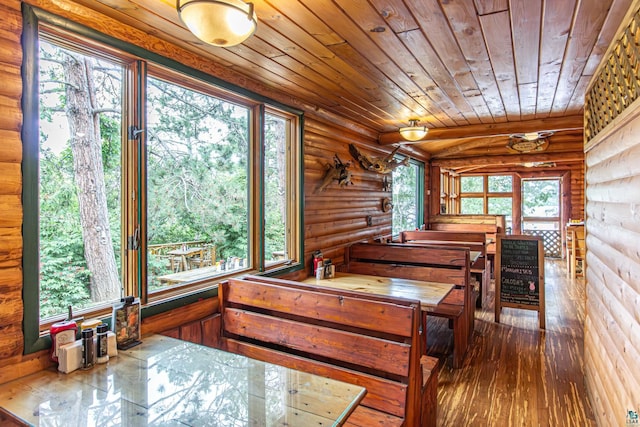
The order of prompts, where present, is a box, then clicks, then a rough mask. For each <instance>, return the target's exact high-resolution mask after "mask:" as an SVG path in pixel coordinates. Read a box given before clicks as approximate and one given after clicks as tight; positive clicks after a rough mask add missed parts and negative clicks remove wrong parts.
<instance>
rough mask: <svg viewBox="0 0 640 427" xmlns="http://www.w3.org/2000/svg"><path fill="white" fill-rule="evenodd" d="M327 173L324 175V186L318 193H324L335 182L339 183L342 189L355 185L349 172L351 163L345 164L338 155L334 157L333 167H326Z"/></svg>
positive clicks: (328, 165)
mask: <svg viewBox="0 0 640 427" xmlns="http://www.w3.org/2000/svg"><path fill="white" fill-rule="evenodd" d="M325 167H326V169H327V171H326V172H325V174H324V178H322V184H320V187H319V188H318V190H317V191H324V190H325V189H326V188H327V187H328V186H329V185H330V184H331V183H332V182H333V181H338V185H339V186H340V187H345V186H347V185H353V182H351V177H352V174H351V172H350V171H349V167H351V162H350V161H349V162H346V163H343V162H342V160H340V157H338V155H337V154H335V155H334V156H333V165H332V164H330V163H327V164H326V165H325Z"/></svg>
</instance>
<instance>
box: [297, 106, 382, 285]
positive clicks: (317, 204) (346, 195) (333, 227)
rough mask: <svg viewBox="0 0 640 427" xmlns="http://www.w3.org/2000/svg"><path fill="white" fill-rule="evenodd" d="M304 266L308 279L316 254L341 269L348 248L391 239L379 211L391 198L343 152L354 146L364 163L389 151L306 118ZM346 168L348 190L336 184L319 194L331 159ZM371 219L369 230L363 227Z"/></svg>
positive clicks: (374, 176) (378, 181)
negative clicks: (366, 158)
mask: <svg viewBox="0 0 640 427" xmlns="http://www.w3.org/2000/svg"><path fill="white" fill-rule="evenodd" d="M305 125H306V126H305V155H304V164H305V168H304V170H305V177H304V179H305V191H304V194H305V216H304V223H305V261H306V262H305V265H306V269H307V275H310V274H311V267H310V265H311V261H310V260H311V254H312V253H313V252H314V251H316V250H321V251H322V252H323V255H324V257H325V259H326V258H331V259H332V261H333V263H334V264H342V262H343V259H344V249H345V247H347V246H348V245H350V244H351V243H354V242H359V241H367V240H373V239H375V238H377V237H380V236H387V235H390V234H391V212H383V211H382V199H383V198H385V197H391V193H390V192H385V191H383V190H382V179H383V175H381V174H377V173H375V172H370V171H367V170H364V169H363V168H362V167H361V166H360V164H359V163H358V162H357V160H356V159H354V158H353V156H352V155H351V153H350V152H349V144H350V143H354V144H356V145H357V146H358V148H359V149H360V151H362V152H364V153H365V154H367V155H369V156H370V157H380V156H384V155H386V154H388V153H389V151H390V150H389V148H390V147H379V146H376V144H375V142H374V141H371V140H367V139H366V138H363V137H362V136H358V135H355V134H352V133H349V132H347V130H345V129H342V128H339V127H336V126H333V125H330V124H328V123H325V122H322V121H320V120H318V119H313V118H309V117H308V118H307V120H306V122H305ZM336 154H337V155H338V157H339V158H340V160H341V161H342V162H348V161H349V162H351V163H352V165H351V166H350V168H349V171H351V172H352V181H353V183H354V185H350V186H344V187H341V186H339V185H338V183H337V182H333V183H332V184H330V185H329V186H328V187H327V188H326V189H325V190H324V191H319V187H320V185H321V183H322V178H323V176H324V174H325V172H326V167H327V165H332V164H333V156H334V155H336ZM367 216H371V220H372V226H368V225H367Z"/></svg>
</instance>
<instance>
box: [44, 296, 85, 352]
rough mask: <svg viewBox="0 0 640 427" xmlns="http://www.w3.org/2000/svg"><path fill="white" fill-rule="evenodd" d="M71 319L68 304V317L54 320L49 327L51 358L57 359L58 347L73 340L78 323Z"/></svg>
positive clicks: (71, 315)
mask: <svg viewBox="0 0 640 427" xmlns="http://www.w3.org/2000/svg"><path fill="white" fill-rule="evenodd" d="M72 319H73V314H72V313H71V306H69V317H68V318H67V319H66V320H63V321H62V322H56V323H54V324H53V325H51V327H50V328H49V334H50V335H51V360H53V361H54V362H57V361H58V349H59V348H60V347H61V346H63V345H64V344H68V343H71V342H74V341H75V340H76V334H77V333H78V325H77V324H76V322H75V321H73V320H72Z"/></svg>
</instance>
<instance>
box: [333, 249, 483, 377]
mask: <svg viewBox="0 0 640 427" xmlns="http://www.w3.org/2000/svg"><path fill="white" fill-rule="evenodd" d="M469 264H470V260H469V249H468V248H463V247H443V246H424V245H419V246H413V245H406V244H399V243H389V244H377V243H354V244H353V245H351V246H349V248H348V250H347V251H345V265H344V266H342V268H341V269H342V270H344V271H345V272H349V273H359V274H371V275H375V276H384V277H398V278H403V279H413V280H424V281H430V282H441V283H450V284H453V285H455V286H456V288H455V289H453V290H452V291H451V292H450V293H449V295H447V296H446V297H445V298H444V299H443V300H442V301H441V302H440V303H439V304H438V305H437V306H436V307H435V308H429V309H427V310H424V311H423V313H422V324H423V329H424V331H425V337H426V325H427V315H433V316H438V317H444V318H447V319H449V320H450V322H451V323H452V324H453V362H452V366H453V367H454V368H460V367H461V366H462V362H463V360H464V357H465V355H466V352H467V348H468V347H469V345H470V344H471V340H472V337H473V330H474V322H475V302H474V301H475V299H474V298H475V295H474V292H473V289H471V286H470V285H469V282H470V270H469ZM425 351H426V348H425Z"/></svg>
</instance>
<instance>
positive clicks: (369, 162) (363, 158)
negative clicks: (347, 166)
mask: <svg viewBox="0 0 640 427" xmlns="http://www.w3.org/2000/svg"><path fill="white" fill-rule="evenodd" d="M399 149H400V146H397V147H396V148H395V149H394V150H393V151H392V152H391V153H389V154H388V155H387V156H385V157H374V158H369V157H368V156H367V155H366V154H362V153H361V152H360V151H359V150H358V148H357V147H356V146H355V145H353V144H349V152H350V153H351V155H352V156H353V157H354V158H355V159H356V160H358V162H360V165H362V167H363V168H364V169H366V170H368V171H372V172H377V173H380V174H387V173H389V172H391V171H393V170H394V169H395V168H397V167H398V166H407V165H408V164H409V159H410V157H409V156H407V157H405V158H404V159H403V160H400V161H399V160H396V159H394V158H393V156H395V154H396V152H398V150H399Z"/></svg>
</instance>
